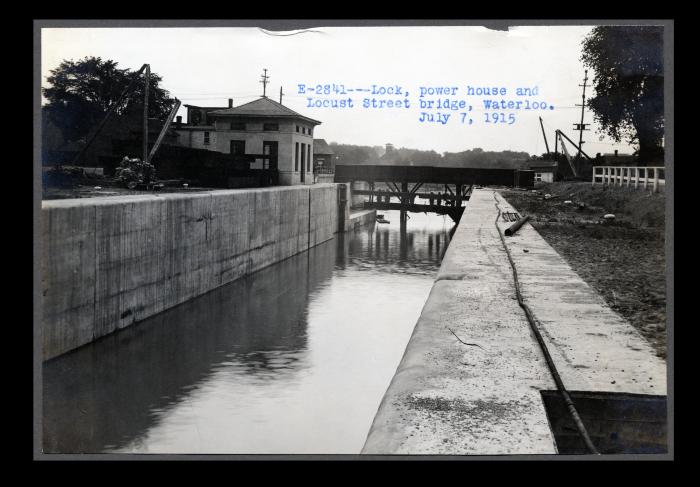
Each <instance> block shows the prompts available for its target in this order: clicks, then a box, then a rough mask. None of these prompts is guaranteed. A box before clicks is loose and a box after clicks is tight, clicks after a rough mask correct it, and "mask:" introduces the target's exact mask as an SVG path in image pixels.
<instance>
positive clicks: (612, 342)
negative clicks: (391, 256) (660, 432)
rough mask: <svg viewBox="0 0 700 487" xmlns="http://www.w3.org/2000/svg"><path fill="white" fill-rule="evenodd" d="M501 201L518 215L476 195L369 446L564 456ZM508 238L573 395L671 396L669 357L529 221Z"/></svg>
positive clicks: (493, 198)
mask: <svg viewBox="0 0 700 487" xmlns="http://www.w3.org/2000/svg"><path fill="white" fill-rule="evenodd" d="M498 208H500V210H501V211H503V212H515V211H517V210H516V209H515V208H513V207H512V206H511V205H510V204H509V203H508V202H507V201H506V200H505V199H504V198H503V197H502V196H501V195H499V194H498V193H496V192H494V191H493V190H489V189H476V190H474V192H473V193H472V196H471V198H470V199H469V202H468V204H467V206H466V208H465V210H464V215H463V216H462V219H461V220H460V223H459V225H458V227H457V229H456V230H455V233H454V235H453V237H452V239H451V240H450V245H449V247H448V249H447V251H446V252H445V255H444V257H443V260H442V264H441V267H440V270H439V272H438V275H437V277H436V280H435V283H434V285H433V288H432V290H431V292H430V295H429V297H428V300H427V302H426V303H425V306H424V308H423V310H422V312H421V315H420V317H419V319H418V322H417V323H416V326H415V328H414V331H413V334H412V336H411V338H410V340H409V343H408V345H407V347H406V350H405V352H404V356H403V358H402V359H401V363H400V364H399V366H398V368H397V371H396V374H395V375H394V378H393V379H392V381H391V384H390V385H389V387H388V389H387V391H386V394H385V396H384V398H383V400H382V402H381V404H380V406H379V409H378V411H377V414H376V416H375V419H374V422H373V424H372V427H371V429H370V431H369V434H368V436H367V441H366V443H365V446H364V448H363V450H362V452H363V453H368V454H425V455H434V454H445V455H513V454H553V453H556V452H557V448H558V447H557V445H556V444H555V438H554V435H553V432H552V431H551V429H550V425H549V421H548V417H547V413H546V410H545V406H544V402H543V399H542V395H541V393H542V391H552V390H556V385H555V383H554V380H553V379H552V376H551V372H550V370H549V368H548V366H547V363H546V362H545V360H544V356H543V354H542V351H541V350H540V348H539V345H538V343H537V340H536V339H535V337H534V334H533V333H532V331H531V328H530V325H529V323H528V320H527V318H526V317H525V314H524V312H523V310H522V309H521V308H520V306H519V305H518V301H517V299H516V294H515V283H514V280H513V271H512V268H511V266H510V263H509V260H508V255H507V253H506V250H505V248H504V247H503V243H502V242H501V240H500V236H499V231H498V230H499V229H500V230H501V231H505V229H506V228H507V227H509V226H510V225H512V223H511V222H506V221H503V218H500V217H499V215H498ZM497 226H498V228H497ZM506 245H507V246H508V249H509V250H510V252H511V254H512V258H513V261H514V263H515V267H516V269H517V271H518V280H519V283H520V289H521V292H522V294H523V297H524V298H523V299H524V300H525V301H526V302H527V304H528V306H529V307H530V309H531V310H532V313H533V314H534V315H535V317H536V318H537V321H538V323H539V324H538V328H539V329H540V332H541V334H542V336H543V339H544V341H545V343H546V345H547V348H548V350H549V352H550V354H551V356H552V360H553V361H554V363H555V365H556V367H557V370H558V372H559V373H560V375H561V378H562V380H563V382H564V384H565V386H566V387H567V389H568V390H569V391H583V392H595V393H622V394H642V395H651V396H653V395H665V394H666V365H665V363H664V361H663V360H662V359H660V358H659V357H657V356H655V354H654V350H653V349H652V348H651V346H650V345H649V343H647V342H646V340H645V339H644V338H643V337H642V336H641V335H640V333H639V332H638V331H637V330H636V329H635V328H634V327H632V325H631V324H630V323H628V322H627V321H626V320H625V319H624V318H622V317H621V316H619V315H618V314H617V313H615V312H614V311H613V310H612V309H610V307H609V306H607V304H606V303H605V301H604V299H603V298H602V297H601V296H600V295H599V294H598V293H597V292H596V291H595V290H594V289H593V288H591V287H590V286H589V285H588V284H587V283H585V282H584V281H583V280H582V279H581V278H580V277H579V276H578V275H577V274H576V273H575V272H574V271H573V269H572V268H571V267H570V266H569V264H568V263H567V262H566V261H565V260H564V259H563V258H562V257H561V256H560V255H559V254H558V253H557V252H556V251H555V250H554V249H553V248H552V247H551V246H550V245H549V244H548V243H547V242H546V241H545V240H544V239H543V238H542V237H541V236H540V235H539V233H537V231H536V230H535V229H534V228H533V227H532V226H531V225H530V224H527V223H526V224H525V225H523V227H522V228H521V229H520V230H519V231H518V233H517V234H516V235H514V236H512V237H507V238H506ZM589 433H590V434H591V435H592V437H594V438H596V437H600V435H601V434H603V431H602V430H595V429H592V430H591V431H590V432H589Z"/></svg>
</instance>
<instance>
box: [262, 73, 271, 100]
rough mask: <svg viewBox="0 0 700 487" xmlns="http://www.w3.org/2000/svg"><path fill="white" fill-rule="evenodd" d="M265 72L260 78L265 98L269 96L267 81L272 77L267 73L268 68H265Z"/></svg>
mask: <svg viewBox="0 0 700 487" xmlns="http://www.w3.org/2000/svg"><path fill="white" fill-rule="evenodd" d="M263 72H264V73H263V75H262V77H261V78H260V82H261V83H262V85H263V94H262V96H263V98H267V95H266V89H267V83H268V82H269V81H268V80H269V79H270V77H269V76H268V75H267V68H265V69H263Z"/></svg>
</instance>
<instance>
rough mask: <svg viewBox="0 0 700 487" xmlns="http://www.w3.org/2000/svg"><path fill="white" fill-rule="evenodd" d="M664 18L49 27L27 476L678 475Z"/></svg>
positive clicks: (40, 126) (39, 127)
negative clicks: (449, 468)
mask: <svg viewBox="0 0 700 487" xmlns="http://www.w3.org/2000/svg"><path fill="white" fill-rule="evenodd" d="M673 27H674V22H673V21H672V20H643V21H642V20H597V21H595V22H581V21H567V20H564V19H562V20H547V21H533V20H522V21H487V20H484V21H474V20H471V21H466V20H465V21H464V22H456V21H453V22H442V23H441V22H440V21H437V20H436V21H427V20H426V21H421V22H419V21H414V22H402V21H384V22H380V21H376V20H375V21H369V20H368V21H364V22H363V21H352V22H351V21H346V22H343V21H339V20H335V21H321V20H315V21H314V20H306V21H289V20H288V21H285V22H281V21H278V22H275V21H271V20H268V21H259V22H258V21H251V20H248V21H242V20H239V21H236V20H230V21H226V20H218V21H206V20H190V21H188V20H180V21H173V20H171V21H158V20H150V21H137V20H120V21H116V20H106V19H105V20H34V48H35V50H34V60H35V64H34V82H35V83H34V87H35V89H34V180H35V181H34V199H35V202H36V203H35V211H34V234H35V237H34V325H33V327H34V393H35V404H34V422H35V428H34V459H35V460H94V459H102V460H109V459H121V460H123V459H127V460H129V459H132V460H158V459H176V460H177V459H181V460H188V461H191V460H195V461H196V460H198V459H232V460H241V459H247V458H248V459H249V458H255V459H261V460H267V459H269V460H276V459H285V460H286V459H291V460H304V459H331V460H332V459H350V460H359V461H363V460H375V461H377V460H378V461H382V460H396V459H401V460H411V459H430V458H437V459H441V458H445V459H456V460H475V459H484V460H489V459H491V460H498V459H527V460H536V461H540V460H552V459H556V458H561V457H565V458H566V459H572V460H610V459H622V460H649V459H652V460H654V459H656V460H664V459H666V460H668V459H673V457H674V442H673V400H672V399H673V388H672V384H673V286H672V277H673V250H672V249H673V233H672V228H673V225H672V223H673V206H672V201H673V163H674V160H673V81H674V77H673Z"/></svg>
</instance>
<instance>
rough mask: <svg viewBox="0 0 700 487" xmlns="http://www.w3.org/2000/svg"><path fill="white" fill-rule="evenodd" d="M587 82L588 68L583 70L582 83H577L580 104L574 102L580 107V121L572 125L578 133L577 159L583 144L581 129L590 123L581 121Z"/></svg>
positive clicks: (584, 128)
mask: <svg viewBox="0 0 700 487" xmlns="http://www.w3.org/2000/svg"><path fill="white" fill-rule="evenodd" d="M587 82H588V70H585V71H584V72H583V84H582V85H579V86H582V87H583V94H582V95H581V104H580V105H579V104H578V103H577V104H576V106H577V107H578V106H580V107H581V123H575V124H574V127H576V128H575V129H574V130H578V131H579V133H580V134H579V138H578V154H577V155H576V158H577V159H580V158H581V152H583V151H582V148H583V144H585V142H584V141H583V131H584V130H588V129H587V128H586V126H587V125H590V124H588V123H583V115H584V111H585V108H586V83H587Z"/></svg>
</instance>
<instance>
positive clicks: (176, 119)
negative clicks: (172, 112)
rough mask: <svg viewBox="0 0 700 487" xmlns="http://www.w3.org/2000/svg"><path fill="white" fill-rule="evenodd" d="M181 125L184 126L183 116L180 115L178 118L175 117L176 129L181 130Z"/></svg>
mask: <svg viewBox="0 0 700 487" xmlns="http://www.w3.org/2000/svg"><path fill="white" fill-rule="evenodd" d="M181 125H182V115H178V116H177V117H175V128H178V129H179V128H180V126H181Z"/></svg>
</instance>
